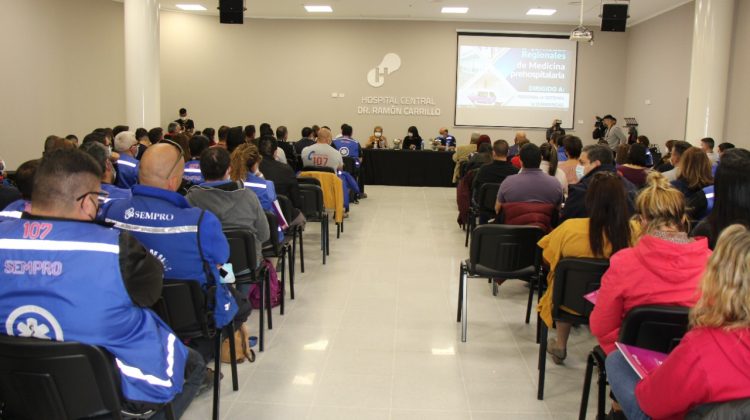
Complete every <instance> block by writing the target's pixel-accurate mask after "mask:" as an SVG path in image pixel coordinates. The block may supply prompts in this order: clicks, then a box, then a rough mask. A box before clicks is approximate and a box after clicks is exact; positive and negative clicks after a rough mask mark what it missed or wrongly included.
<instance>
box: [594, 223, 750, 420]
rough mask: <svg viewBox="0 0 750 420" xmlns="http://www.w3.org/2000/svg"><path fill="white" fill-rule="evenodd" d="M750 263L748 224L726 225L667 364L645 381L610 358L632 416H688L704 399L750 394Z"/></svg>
mask: <svg viewBox="0 0 750 420" xmlns="http://www.w3.org/2000/svg"><path fill="white" fill-rule="evenodd" d="M749 262H750V233H749V232H748V231H747V228H746V227H744V226H742V225H732V226H729V227H727V228H726V229H725V230H724V231H723V232H722V233H721V236H720V237H719V241H718V243H717V246H716V250H715V251H714V254H713V255H712V256H711V257H710V258H709V259H708V266H707V267H706V270H705V273H704V274H703V276H702V279H701V280H700V283H699V284H700V290H698V291H696V295H699V296H700V299H699V300H698V303H696V305H695V307H694V308H692V309H691V310H690V327H691V330H690V331H689V332H688V333H687V334H686V335H685V336H684V337H683V338H682V341H680V344H679V345H678V346H677V347H676V348H675V349H674V350H673V351H672V352H671V353H670V354H669V356H668V357H667V359H666V360H665V361H664V363H663V364H661V365H660V366H659V367H657V368H656V370H655V371H653V372H651V373H650V374H649V375H648V376H646V377H645V378H643V380H640V379H639V378H638V376H637V375H636V374H635V371H633V369H632V368H631V367H630V365H628V363H627V362H626V361H625V359H624V357H623V356H622V355H621V354H620V352H619V351H615V352H613V353H611V354H610V355H609V357H607V363H606V365H607V366H606V367H607V378H608V379H609V383H610V385H611V386H612V392H613V393H614V395H615V397H616V398H617V401H618V402H619V404H620V406H622V408H623V411H624V414H625V415H626V416H627V418H628V419H647V418H655V419H665V418H670V419H671V418H683V417H684V416H685V414H686V413H687V412H688V411H690V410H691V409H693V408H695V407H697V406H699V405H702V404H706V403H714V402H723V401H730V400H737V399H744V398H748V397H750V307H749V306H748V304H747V302H748V301H750V292H749V291H750V284H748V276H747V273H749V272H750V263H749ZM600 299H601V298H600ZM597 307H598V302H597ZM732 418H740V417H739V416H738V417H732Z"/></svg>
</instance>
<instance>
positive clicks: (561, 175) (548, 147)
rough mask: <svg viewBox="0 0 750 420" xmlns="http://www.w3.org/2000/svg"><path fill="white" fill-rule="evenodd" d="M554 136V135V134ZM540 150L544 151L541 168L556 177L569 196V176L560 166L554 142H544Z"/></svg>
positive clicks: (564, 192) (565, 193) (564, 193)
mask: <svg viewBox="0 0 750 420" xmlns="http://www.w3.org/2000/svg"><path fill="white" fill-rule="evenodd" d="M553 137H554V135H553ZM539 151H540V152H541V153H542V163H540V164H539V169H541V170H542V172H544V173H546V174H547V175H550V176H553V177H555V178H556V179H557V180H558V181H559V182H560V186H562V189H563V195H564V196H565V197H567V196H568V178H567V177H566V176H565V172H563V171H562V169H560V168H559V167H558V163H557V162H558V161H557V150H556V149H555V146H554V145H553V144H552V142H548V143H544V144H542V145H541V146H539Z"/></svg>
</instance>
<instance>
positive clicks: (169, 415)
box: [164, 402, 176, 420]
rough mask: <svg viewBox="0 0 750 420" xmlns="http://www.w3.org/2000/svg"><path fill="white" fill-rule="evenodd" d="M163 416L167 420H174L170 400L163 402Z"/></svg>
mask: <svg viewBox="0 0 750 420" xmlns="http://www.w3.org/2000/svg"><path fill="white" fill-rule="evenodd" d="M164 417H166V418H167V420H176V418H175V416H174V407H172V403H171V402H168V403H166V404H164Z"/></svg>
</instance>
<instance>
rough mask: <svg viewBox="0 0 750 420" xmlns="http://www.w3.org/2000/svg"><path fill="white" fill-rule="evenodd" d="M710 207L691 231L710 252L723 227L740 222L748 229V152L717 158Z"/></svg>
mask: <svg viewBox="0 0 750 420" xmlns="http://www.w3.org/2000/svg"><path fill="white" fill-rule="evenodd" d="M714 191H715V192H714V200H715V201H714V208H713V210H712V211H711V214H709V215H708V217H707V218H706V219H704V220H703V221H702V222H700V223H699V224H698V226H696V227H695V229H694V230H693V232H692V235H693V236H695V237H700V236H703V237H706V238H708V244H709V246H710V247H711V248H712V249H713V246H714V244H715V243H716V238H718V237H719V234H721V231H722V230H724V228H725V227H727V226H729V225H731V224H735V223H740V224H743V225H745V226H750V152H749V151H747V150H745V149H729V150H727V151H725V152H724V154H723V155H722V157H721V164H720V165H719V167H718V168H717V169H716V176H715V177H714Z"/></svg>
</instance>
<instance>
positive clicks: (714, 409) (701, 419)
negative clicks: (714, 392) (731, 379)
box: [685, 398, 750, 420]
mask: <svg viewBox="0 0 750 420" xmlns="http://www.w3.org/2000/svg"><path fill="white" fill-rule="evenodd" d="M748 418H750V398H744V399H741V400H734V401H726V402H721V403H711V404H703V405H699V406H698V407H695V408H694V409H692V410H690V412H688V414H687V415H686V416H685V420H745V419H748Z"/></svg>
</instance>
